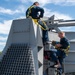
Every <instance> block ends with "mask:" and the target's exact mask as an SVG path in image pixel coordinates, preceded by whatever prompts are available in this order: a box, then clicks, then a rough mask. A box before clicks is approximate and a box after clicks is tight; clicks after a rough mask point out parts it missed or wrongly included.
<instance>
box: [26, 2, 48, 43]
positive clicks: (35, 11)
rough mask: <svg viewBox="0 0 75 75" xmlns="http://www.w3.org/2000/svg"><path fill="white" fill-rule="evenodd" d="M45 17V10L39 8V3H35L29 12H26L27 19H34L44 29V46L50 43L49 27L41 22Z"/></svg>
mask: <svg viewBox="0 0 75 75" xmlns="http://www.w3.org/2000/svg"><path fill="white" fill-rule="evenodd" d="M43 16H44V9H43V8H41V7H39V3H38V2H34V3H33V5H31V6H30V7H29V8H28V9H27V11H26V18H32V20H33V21H34V22H35V23H36V24H37V25H39V26H40V27H41V29H42V36H43V44H45V43H47V42H48V41H49V38H48V27H47V25H46V23H45V22H44V21H43V20H41V18H43Z"/></svg>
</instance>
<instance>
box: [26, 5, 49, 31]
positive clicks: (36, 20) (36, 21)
mask: <svg viewBox="0 0 75 75" xmlns="http://www.w3.org/2000/svg"><path fill="white" fill-rule="evenodd" d="M32 8H34V5H32V6H31V7H29V8H28V13H27V18H31V19H32V20H33V21H34V23H35V24H36V25H38V26H39V27H40V28H41V29H42V30H48V27H47V25H46V23H45V22H44V21H43V20H41V22H42V24H40V23H39V20H38V19H33V18H32V17H31V16H30V13H31V9H32Z"/></svg>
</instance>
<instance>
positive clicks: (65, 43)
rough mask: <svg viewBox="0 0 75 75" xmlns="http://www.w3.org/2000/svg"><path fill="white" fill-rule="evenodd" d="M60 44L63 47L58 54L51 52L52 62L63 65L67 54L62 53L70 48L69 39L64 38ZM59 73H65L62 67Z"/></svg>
mask: <svg viewBox="0 0 75 75" xmlns="http://www.w3.org/2000/svg"><path fill="white" fill-rule="evenodd" d="M60 44H61V45H62V46H61V47H60V50H57V52H51V55H50V56H51V58H52V61H54V62H55V63H57V61H58V60H59V62H60V64H61V65H62V63H63V59H64V58H65V57H66V53H65V52H64V51H62V49H66V48H67V47H68V46H70V43H69V41H68V39H67V38H65V37H64V38H61V39H60ZM59 71H60V72H61V73H62V72H63V70H62V67H60V68H59Z"/></svg>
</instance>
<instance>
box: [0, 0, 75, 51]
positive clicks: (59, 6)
mask: <svg viewBox="0 0 75 75" xmlns="http://www.w3.org/2000/svg"><path fill="white" fill-rule="evenodd" d="M35 1H38V2H39V3H40V7H42V8H44V10H45V13H44V16H45V17H50V16H52V15H55V18H56V19H64V20H75V0H0V51H2V50H3V48H4V46H5V44H6V41H7V38H8V34H9V31H10V28H11V24H12V21H13V20H15V19H21V18H25V12H26V10H27V8H28V7H29V6H31V5H32V4H33V2H35ZM61 30H66V31H75V28H74V27H68V28H61Z"/></svg>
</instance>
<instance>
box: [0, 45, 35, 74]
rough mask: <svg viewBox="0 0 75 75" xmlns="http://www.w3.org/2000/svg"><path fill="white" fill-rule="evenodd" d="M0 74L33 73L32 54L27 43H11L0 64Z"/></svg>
mask: <svg viewBox="0 0 75 75" xmlns="http://www.w3.org/2000/svg"><path fill="white" fill-rule="evenodd" d="M0 75H35V72H34V63H33V56H32V51H31V49H30V47H29V46H28V45H27V44H12V45H11V46H10V47H9V48H8V50H7V52H6V54H5V55H4V57H3V59H2V62H1V65H0Z"/></svg>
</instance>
